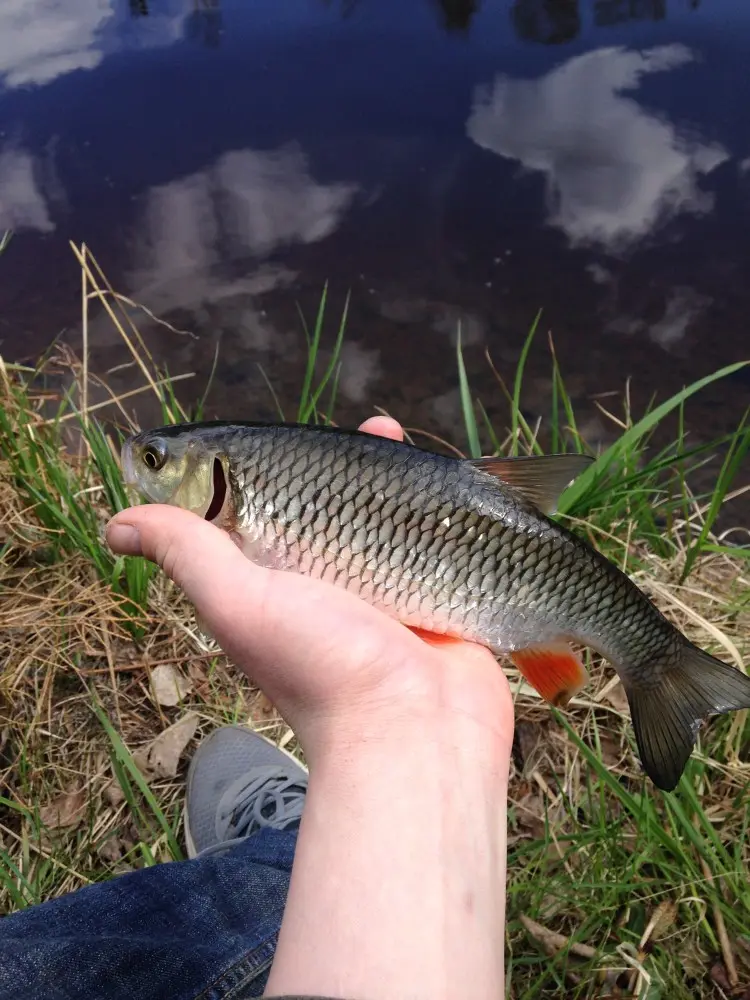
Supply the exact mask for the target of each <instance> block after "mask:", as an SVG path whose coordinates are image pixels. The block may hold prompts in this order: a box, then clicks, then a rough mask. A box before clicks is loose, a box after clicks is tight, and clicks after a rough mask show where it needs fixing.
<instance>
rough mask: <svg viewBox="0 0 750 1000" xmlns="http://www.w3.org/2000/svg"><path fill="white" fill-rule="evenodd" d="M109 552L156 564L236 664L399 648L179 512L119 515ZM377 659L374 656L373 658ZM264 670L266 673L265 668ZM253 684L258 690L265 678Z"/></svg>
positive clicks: (334, 591)
mask: <svg viewBox="0 0 750 1000" xmlns="http://www.w3.org/2000/svg"><path fill="white" fill-rule="evenodd" d="M107 540H108V542H109V544H110V546H111V548H112V549H113V550H114V551H115V552H119V553H121V554H127V555H143V556H145V557H146V558H147V559H150V560H151V561H152V562H155V563H157V564H158V565H159V566H161V568H162V569H163V570H164V572H165V573H166V574H167V576H169V577H170V579H172V580H173V581H174V582H175V583H176V584H177V585H178V586H179V587H180V588H181V590H182V591H183V592H184V593H185V596H186V597H187V598H188V600H189V601H190V602H191V603H192V604H193V605H194V606H195V608H196V610H197V611H198V613H199V615H200V617H201V619H202V620H203V622H205V625H206V626H207V628H208V630H209V631H210V632H211V634H212V635H214V636H215V638H216V640H217V641H218V642H219V644H220V645H221V646H222V648H223V649H224V650H225V651H226V652H227V653H228V654H229V655H230V656H231V657H232V659H234V660H235V661H236V662H238V663H240V665H243V666H244V665H246V664H247V663H248V661H251V660H252V661H257V662H259V663H260V664H265V665H266V667H268V665H269V664H270V665H271V666H274V665H278V666H282V665H283V664H282V661H285V663H286V664H287V665H293V666H294V669H295V671H299V670H303V669H305V668H306V665H314V667H315V669H316V670H319V669H320V664H321V662H325V660H326V659H329V658H330V656H331V654H332V650H335V648H336V646H337V644H341V642H342V631H345V632H346V637H345V639H344V641H343V648H347V649H348V650H349V652H350V654H351V655H352V656H353V657H356V656H360V657H362V658H369V657H371V656H374V655H376V651H375V650H374V649H373V648H372V647H373V646H380V645H382V644H383V643H384V642H385V643H386V644H387V643H388V642H390V643H391V644H392V645H393V644H395V645H397V644H398V640H399V638H400V635H399V633H400V628H399V626H398V625H397V623H396V622H393V621H390V620H389V619H387V618H386V617H385V616H383V615H381V613H379V612H378V611H376V609H375V608H373V607H371V606H370V605H368V604H366V603H365V602H364V601H362V600H360V599H359V598H357V597H355V596H354V595H353V594H349V593H347V592H346V591H343V590H341V589H339V588H336V587H334V586H333V585H332V584H324V583H322V582H321V581H319V580H309V579H307V578H306V577H303V576H302V575H299V574H296V573H281V572H273V571H270V570H267V569H264V568H262V567H261V566H258V565H256V564H255V563H253V562H251V561H250V560H249V559H248V558H247V557H246V556H245V555H244V554H243V553H242V551H241V550H240V549H239V548H238V546H237V545H236V544H235V543H234V542H233V541H232V539H231V538H230V536H229V535H228V534H227V533H226V532H224V531H222V530H221V529H219V528H217V527H216V526H215V525H213V524H211V523H210V522H208V521H205V520H204V519H203V518H201V517H198V515H197V514H192V513H191V512H189V511H186V510H183V509H182V508H179V507H171V506H166V505H163V504H146V505H144V506H140V507H133V508H130V509H128V510H124V511H121V512H120V513H119V514H117V515H115V517H113V518H112V520H111V521H110V522H109V524H108V526H107ZM377 653H378V655H379V653H380V651H379V650H378V651H377ZM269 669H270V668H269ZM256 680H257V682H258V683H259V684H261V686H263V683H264V680H265V677H261V676H260V675H259V676H258V677H257V678H256Z"/></svg>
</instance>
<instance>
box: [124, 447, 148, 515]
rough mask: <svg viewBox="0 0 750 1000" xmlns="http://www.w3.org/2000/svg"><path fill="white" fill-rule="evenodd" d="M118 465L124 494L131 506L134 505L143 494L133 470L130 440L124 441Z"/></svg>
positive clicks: (142, 498) (141, 499)
mask: <svg viewBox="0 0 750 1000" xmlns="http://www.w3.org/2000/svg"><path fill="white" fill-rule="evenodd" d="M120 465H121V466H122V482H123V485H124V487H125V496H126V497H127V500H128V503H129V504H130V505H131V507H135V506H137V505H138V504H140V503H142V502H143V500H144V499H145V495H144V493H143V490H142V489H141V488H140V486H139V483H138V476H137V475H136V472H135V456H134V455H133V445H132V442H130V441H126V442H125V444H124V445H123V446H122V451H121V452H120Z"/></svg>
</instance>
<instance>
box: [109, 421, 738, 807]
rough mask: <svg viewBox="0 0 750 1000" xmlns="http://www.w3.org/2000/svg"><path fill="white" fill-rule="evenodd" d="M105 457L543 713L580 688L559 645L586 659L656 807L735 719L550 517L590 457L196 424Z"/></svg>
mask: <svg viewBox="0 0 750 1000" xmlns="http://www.w3.org/2000/svg"><path fill="white" fill-rule="evenodd" d="M121 459H122V470H123V479H124V481H125V483H126V485H127V486H128V487H130V488H131V489H132V490H134V491H135V493H136V494H137V495H138V496H139V497H140V498H142V499H143V500H144V501H146V502H150V503H162V504H172V505H177V506H180V507H183V508H185V509H187V510H190V511H193V512H194V513H196V514H198V515H199V516H200V517H203V518H205V519H206V520H208V521H211V522H212V523H214V524H216V525H217V526H218V527H220V528H221V529H222V530H224V531H226V532H228V533H230V534H231V535H232V536H233V537H234V538H235V540H236V541H238V544H239V545H240V547H241V549H242V551H243V552H244V554H245V555H246V556H247V558H249V559H251V560H252V561H253V562H255V563H257V564H259V565H262V566H265V567H268V568H270V569H277V570H281V571H291V572H297V573H302V574H304V575H307V576H309V577H312V578H317V579H320V580H324V581H328V582H329V583H331V584H333V585H335V586H339V587H343V588H345V589H346V590H348V591H351V592H352V593H354V594H356V595H357V596H358V597H360V598H361V599H363V600H365V601H368V602H369V603H370V604H372V605H374V606H375V607H377V608H379V609H380V610H381V611H382V612H384V613H385V614H387V615H389V616H390V617H392V618H395V619H396V620H397V621H399V622H401V623H402V624H403V625H405V626H406V627H407V628H411V629H412V630H414V631H416V632H417V634H420V635H422V636H423V637H426V638H430V637H431V638H432V639H433V640H434V641H436V642H451V641H456V640H468V641H471V642H474V643H479V644H481V645H483V646H486V647H487V648H488V649H490V650H491V651H492V652H493V653H494V654H495V655H496V656H497V657H504V656H505V657H509V658H510V659H511V661H512V662H513V663H514V664H515V665H516V667H517V668H518V670H519V671H520V672H521V674H522V675H523V676H524V677H525V678H526V679H527V680H528V682H529V683H530V684H531V685H532V686H533V687H534V688H535V689H536V690H537V691H538V692H539V694H540V695H541V696H542V697H543V698H544V699H545V700H546V701H547V702H549V703H550V704H553V705H560V706H564V705H567V704H568V703H569V702H570V700H571V698H573V697H574V696H575V695H576V694H577V693H578V692H579V691H581V689H582V688H583V687H584V686H585V685H586V683H587V682H588V679H589V678H588V673H587V671H586V668H585V666H584V664H583V662H582V660H581V657H580V655H579V654H578V653H577V652H576V651H575V649H574V648H573V645H576V646H587V647H590V648H591V649H593V650H594V651H595V652H597V653H599V654H600V656H602V657H603V658H604V659H605V660H607V661H608V662H609V663H610V664H611V665H612V666H613V667H614V669H615V670H616V672H617V674H618V675H619V677H620V680H621V681H622V685H623V688H624V690H625V693H626V695H627V699H628V704H629V707H630V714H631V720H632V724H633V729H634V733H635V740H636V745H637V748H638V754H639V758H640V761H641V765H642V768H643V770H644V771H645V773H646V774H647V775H648V776H649V777H650V779H651V780H652V781H653V783H654V784H655V785H656V787H658V788H660V789H662V790H664V791H667V792H669V791H672V790H674V789H675V788H676V786H677V784H678V783H679V780H680V778H681V776H682V774H683V772H684V769H685V767H686V764H687V761H688V759H689V757H690V755H691V753H692V752H693V748H694V746H695V743H696V740H697V734H698V730H699V728H700V726H701V723H702V722H703V720H704V719H705V718H707V717H708V716H710V715H721V714H724V713H726V712H730V711H734V710H739V709H743V708H748V707H750V678H748V676H747V675H746V674H745V673H744V672H743V671H741V670H738V669H736V668H735V667H733V666H730V665H729V664H727V663H724V662H723V661H722V660H719V659H717V658H716V657H714V656H712V655H710V654H709V653H707V652H705V651H704V650H702V649H701V648H700V647H698V646H696V645H695V644H694V643H692V642H691V641H690V640H689V639H688V638H687V637H686V636H685V635H684V634H683V633H682V632H681V631H680V630H679V629H678V628H677V627H676V626H675V625H673V624H672V623H671V622H670V621H669V620H668V619H667V618H666V617H665V616H664V615H663V614H662V613H661V612H660V611H659V609H658V608H657V607H656V606H655V605H654V604H653V602H652V601H651V600H650V599H649V597H648V596H647V595H646V594H645V593H644V592H643V591H642V590H641V589H640V588H639V587H638V586H637V585H636V584H635V583H634V582H633V581H632V580H631V579H630V577H629V576H627V575H626V574H625V573H624V572H622V571H621V570H620V569H619V568H618V567H617V566H615V565H614V564H613V563H612V562H611V561H610V560H609V559H607V558H606V557H605V556H604V555H603V554H602V553H600V552H599V551H598V550H597V549H596V548H594V546H592V545H591V544H589V543H588V542H587V541H586V540H584V539H582V538H580V537H579V536H578V535H576V534H574V533H573V532H572V531H570V530H568V528H566V527H565V526H564V525H563V524H561V523H560V522H559V521H558V520H556V519H555V518H554V516H553V515H554V513H555V511H556V509H557V504H558V501H559V497H560V495H561V494H562V493H563V491H564V490H565V489H566V488H567V487H568V486H569V485H570V484H571V483H572V482H574V481H575V479H576V478H577V477H578V476H579V475H580V474H581V473H582V472H583V471H584V469H586V468H587V467H588V466H589V465H590V463H591V462H592V461H593V458H592V457H591V456H586V455H580V454H564V455H544V456H531V457H526V456H520V457H511V458H507V457H485V458H479V459H470V458H458V457H453V456H445V455H441V454H438V453H435V452H432V451H428V450H424V449H421V448H419V447H416V446H415V445H413V444H408V443H405V442H400V441H393V440H391V439H388V438H384V437H379V436H375V435H372V434H368V433H365V432H362V431H357V430H344V429H339V428H333V427H331V426H327V425H320V426H318V425H300V424H287V423H278V424H269V423H260V422H250V421H245V422H234V423H232V422H226V421H209V422H204V423H193V424H179V425H174V426H168V427H160V428H155V429H152V430H146V431H142V432H140V433H138V434H135V435H132V436H131V437H129V438H128V439H127V440H126V441H125V442H124V445H123V449H122V455H121ZM571 644H573V645H571Z"/></svg>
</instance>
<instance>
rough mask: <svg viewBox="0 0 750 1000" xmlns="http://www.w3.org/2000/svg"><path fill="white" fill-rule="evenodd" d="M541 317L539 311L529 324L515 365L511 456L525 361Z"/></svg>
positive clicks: (515, 442)
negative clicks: (529, 327)
mask: <svg viewBox="0 0 750 1000" xmlns="http://www.w3.org/2000/svg"><path fill="white" fill-rule="evenodd" d="M541 317H542V311H541V309H540V310H539V312H538V313H537V314H536V317H535V318H534V322H533V323H532V324H531V329H530V330H529V332H528V333H527V334H526V339H525V340H524V343H523V348H522V349H521V357H520V358H519V359H518V364H517V365H516V374H515V378H514V379H513V404H512V409H511V417H510V419H511V425H510V429H511V442H510V453H511V455H517V454H518V424H519V418H520V416H521V389H522V387H523V374H524V370H525V368H526V359H527V358H528V356H529V351H530V350H531V345H532V343H533V340H534V337H535V336H536V331H537V327H538V326H539V320H540V319H541Z"/></svg>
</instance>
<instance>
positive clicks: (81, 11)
mask: <svg viewBox="0 0 750 1000" xmlns="http://www.w3.org/2000/svg"><path fill="white" fill-rule="evenodd" d="M123 7H124V5H123V4H121V3H119V2H118V0H96V2H94V0H76V2H71V0H57V2H55V0H2V3H1V4H0V83H3V84H4V85H5V86H6V87H8V88H14V87H21V86H30V85H33V86H41V85H43V84H47V83H51V82H52V81H53V80H56V79H57V78H58V77H60V76H63V75H65V74H66V73H72V72H74V71H75V70H79V69H94V68H95V67H96V66H98V65H99V63H100V62H101V61H102V59H103V58H104V57H105V56H106V55H107V54H108V53H110V52H113V51H117V50H120V49H122V48H124V47H127V46H128V45H130V46H133V47H138V48H146V47H151V46H154V45H169V44H171V43H172V42H175V41H177V40H178V39H180V38H181V37H182V35H183V31H184V25H185V22H186V19H187V18H188V16H189V14H190V12H191V10H192V9H193V3H192V0H172V2H168V3H166V4H165V5H163V6H162V7H161V8H160V9H159V10H157V11H154V12H150V16H149V19H148V30H147V31H140V32H138V33H132V34H129V35H127V36H124V35H119V36H118V35H117V32H116V27H117V22H118V20H122V17H123V16H124V11H123ZM164 8H166V9H164ZM118 14H119V18H118ZM111 29H115V30H111Z"/></svg>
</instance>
